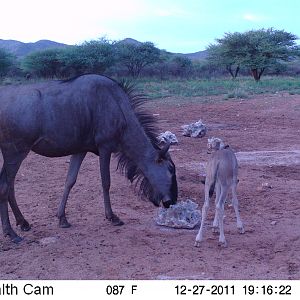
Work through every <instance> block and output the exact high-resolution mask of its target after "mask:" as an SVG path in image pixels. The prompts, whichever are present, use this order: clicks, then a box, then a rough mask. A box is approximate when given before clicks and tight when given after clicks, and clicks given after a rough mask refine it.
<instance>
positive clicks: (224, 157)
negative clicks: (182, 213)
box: [195, 146, 245, 247]
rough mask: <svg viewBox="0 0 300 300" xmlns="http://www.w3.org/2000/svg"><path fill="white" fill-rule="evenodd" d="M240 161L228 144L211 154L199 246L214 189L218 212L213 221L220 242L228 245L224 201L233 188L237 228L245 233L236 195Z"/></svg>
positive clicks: (198, 240) (207, 171)
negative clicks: (224, 225)
mask: <svg viewBox="0 0 300 300" xmlns="http://www.w3.org/2000/svg"><path fill="white" fill-rule="evenodd" d="M237 175H238V163H237V159H236V156H235V154H234V153H233V151H232V149H230V148H229V147H228V146H227V147H225V148H221V149H220V150H216V151H214V152H213V153H212V154H211V157H210V159H209V160H208V163H207V168H206V179H205V201H204V204H203V207H202V219H201V226H200V230H199V232H198V234H197V236H196V241H195V246H196V247H199V246H200V243H201V242H202V241H203V229H204V223H205V219H206V215H207V211H208V208H209V200H210V198H211V197H212V195H213V192H214V189H216V200H215V204H216V212H215V218H214V221H213V228H214V231H216V230H218V229H219V230H220V235H219V243H220V244H221V245H223V246H226V245H227V243H226V240H225V236H224V227H223V219H224V203H225V200H226V197H227V194H228V192H229V189H230V188H231V191H232V204H233V207H234V210H235V214H236V219H237V228H238V229H239V232H240V233H244V232H245V230H244V226H243V223H242V221H241V218H240V215H239V209H238V199H237V195H236V187H237V183H238V179H237Z"/></svg>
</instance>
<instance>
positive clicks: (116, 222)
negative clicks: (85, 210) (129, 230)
mask: <svg viewBox="0 0 300 300" xmlns="http://www.w3.org/2000/svg"><path fill="white" fill-rule="evenodd" d="M107 219H108V220H109V221H110V222H111V223H112V224H113V225H114V226H122V225H124V222H123V221H122V220H120V219H119V218H118V217H117V216H116V215H112V217H110V218H107Z"/></svg>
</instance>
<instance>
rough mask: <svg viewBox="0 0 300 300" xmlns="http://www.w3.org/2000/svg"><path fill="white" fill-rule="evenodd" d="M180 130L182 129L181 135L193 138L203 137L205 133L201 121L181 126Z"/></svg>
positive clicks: (205, 129)
mask: <svg viewBox="0 0 300 300" xmlns="http://www.w3.org/2000/svg"><path fill="white" fill-rule="evenodd" d="M181 128H182V129H183V133H182V135H184V136H190V137H194V138H197V137H199V138H201V137H204V136H205V135H206V132H207V128H206V125H205V124H203V123H202V121H201V120H199V121H198V122H195V123H192V124H189V125H183V126H181Z"/></svg>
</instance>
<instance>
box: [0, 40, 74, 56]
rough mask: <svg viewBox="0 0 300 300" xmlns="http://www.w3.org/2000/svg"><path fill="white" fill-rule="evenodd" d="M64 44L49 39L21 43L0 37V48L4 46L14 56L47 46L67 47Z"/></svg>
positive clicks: (46, 47)
mask: <svg viewBox="0 0 300 300" xmlns="http://www.w3.org/2000/svg"><path fill="white" fill-rule="evenodd" d="M67 46H68V45H66V44H61V43H57V42H53V41H49V40H40V41H37V42H35V43H23V42H19V41H14V40H1V39H0V48H4V49H6V50H7V51H9V52H11V53H12V54H14V55H15V56H17V57H19V58H22V57H24V56H26V55H28V54H29V53H31V52H35V51H39V50H45V49H49V48H62V47H67Z"/></svg>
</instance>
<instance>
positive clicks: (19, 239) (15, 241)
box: [11, 235, 23, 244]
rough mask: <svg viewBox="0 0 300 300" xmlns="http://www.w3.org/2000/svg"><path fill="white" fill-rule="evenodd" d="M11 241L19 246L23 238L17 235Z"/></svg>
mask: <svg viewBox="0 0 300 300" xmlns="http://www.w3.org/2000/svg"><path fill="white" fill-rule="evenodd" d="M11 241H12V242H13V243H15V244H19V243H20V242H22V241H23V238H21V237H20V236H18V235H17V236H15V237H13V238H11Z"/></svg>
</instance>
